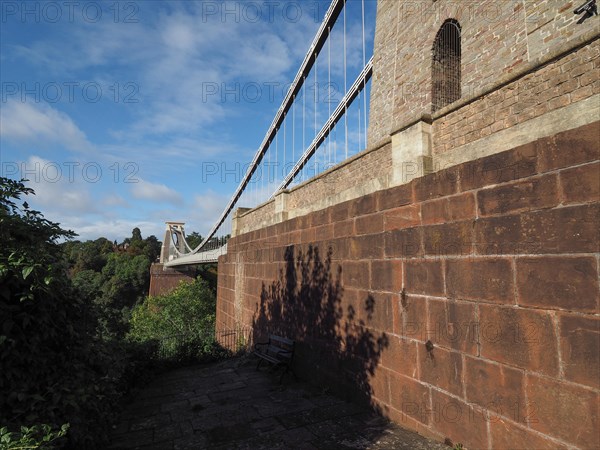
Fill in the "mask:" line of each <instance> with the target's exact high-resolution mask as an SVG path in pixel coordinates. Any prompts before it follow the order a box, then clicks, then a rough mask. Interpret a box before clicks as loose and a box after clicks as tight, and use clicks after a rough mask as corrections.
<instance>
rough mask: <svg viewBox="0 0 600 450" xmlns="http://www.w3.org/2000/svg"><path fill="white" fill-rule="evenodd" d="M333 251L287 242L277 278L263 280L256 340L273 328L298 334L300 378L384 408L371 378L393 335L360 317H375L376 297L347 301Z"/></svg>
mask: <svg viewBox="0 0 600 450" xmlns="http://www.w3.org/2000/svg"><path fill="white" fill-rule="evenodd" d="M332 256H333V250H332V249H331V248H328V250H327V253H326V254H325V256H324V257H322V256H321V252H320V251H319V247H318V246H312V245H310V246H304V247H301V246H294V245H290V246H287V247H286V248H285V253H284V266H283V268H281V269H280V270H279V273H278V277H277V279H276V280H275V281H273V282H272V283H270V284H265V283H263V285H262V289H261V293H260V305H257V309H256V311H255V314H254V318H253V333H254V336H253V337H254V342H261V341H262V342H264V341H265V340H267V339H268V335H269V334H276V335H279V336H284V337H287V338H289V339H294V340H295V341H296V353H295V355H294V371H295V372H296V373H298V375H299V376H300V377H301V378H303V379H307V380H309V381H311V382H312V383H315V384H317V385H319V386H321V387H323V388H327V389H328V390H331V391H332V392H334V393H336V394H337V395H340V396H342V397H344V398H346V399H348V400H354V401H359V402H360V403H363V404H367V405H369V406H370V407H372V408H373V409H375V410H377V411H378V412H381V410H380V408H379V407H378V406H377V405H376V404H375V403H374V401H373V394H374V391H373V387H372V386H373V383H372V381H373V377H374V375H375V370H376V368H377V365H378V363H379V361H380V358H381V354H382V352H383V350H384V349H385V348H386V347H387V346H388V345H389V341H388V338H387V336H386V335H385V333H382V334H380V335H376V334H375V333H374V332H373V331H372V330H371V329H369V328H367V327H366V326H365V323H364V321H363V320H362V319H361V318H362V317H366V318H367V320H369V319H370V318H371V317H372V315H373V313H374V309H375V303H374V302H373V300H372V297H370V296H369V297H368V298H367V299H365V300H364V301H363V302H360V303H354V304H355V305H356V307H355V306H353V305H352V304H350V303H352V302H350V301H343V297H344V288H343V286H342V282H341V278H342V268H341V267H340V266H339V265H338V266H337V268H334V267H333V264H332ZM357 308H360V309H362V310H363V311H360V310H357Z"/></svg>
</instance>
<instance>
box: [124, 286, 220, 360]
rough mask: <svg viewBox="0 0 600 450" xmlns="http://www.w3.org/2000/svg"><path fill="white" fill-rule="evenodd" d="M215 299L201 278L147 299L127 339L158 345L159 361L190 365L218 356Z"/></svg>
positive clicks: (136, 313) (136, 312)
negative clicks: (187, 363)
mask: <svg viewBox="0 0 600 450" xmlns="http://www.w3.org/2000/svg"><path fill="white" fill-rule="evenodd" d="M215 308H216V297H215V293H214V291H213V290H211V289H210V287H209V286H208V283H207V282H206V281H205V280H203V279H202V278H196V279H195V280H194V281H193V282H191V283H190V282H181V283H180V284H179V286H177V288H175V290H174V291H173V292H171V293H170V294H167V295H161V296H157V297H148V298H146V300H145V301H144V302H143V303H141V304H140V305H138V306H136V307H135V308H134V310H133V312H132V315H131V321H130V331H129V335H128V338H129V340H130V341H132V342H137V343H149V342H153V343H155V345H156V354H155V356H156V358H157V359H160V360H165V359H174V360H178V361H191V360H197V359H203V357H205V356H211V355H215V354H216V353H217V352H218V346H217V345H216V342H215V339H214V327H215Z"/></svg>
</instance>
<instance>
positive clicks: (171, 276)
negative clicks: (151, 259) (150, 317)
mask: <svg viewBox="0 0 600 450" xmlns="http://www.w3.org/2000/svg"><path fill="white" fill-rule="evenodd" d="M195 278H196V268H195V267H193V266H182V267H177V268H170V267H164V265H163V264H162V263H153V264H152V265H151V266H150V290H149V292H148V295H149V296H151V297H156V296H158V295H163V294H168V293H170V292H171V291H172V290H173V289H175V288H176V287H177V285H178V284H179V282H180V281H182V280H185V281H190V282H191V281H194V279H195Z"/></svg>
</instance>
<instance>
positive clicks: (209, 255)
mask: <svg viewBox="0 0 600 450" xmlns="http://www.w3.org/2000/svg"><path fill="white" fill-rule="evenodd" d="M226 253H227V244H225V245H223V246H221V247H219V248H215V249H213V250H208V251H205V252H198V253H192V254H188V255H184V256H179V257H178V258H174V259H171V260H170V261H168V262H165V263H164V266H165V267H178V266H189V265H194V264H211V263H216V262H217V261H218V259H219V256H221V255H224V254H226Z"/></svg>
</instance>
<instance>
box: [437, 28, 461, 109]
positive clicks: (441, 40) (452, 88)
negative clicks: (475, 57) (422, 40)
mask: <svg viewBox="0 0 600 450" xmlns="http://www.w3.org/2000/svg"><path fill="white" fill-rule="evenodd" d="M460 92H461V91H460V24H459V23H458V22H457V21H456V20H454V19H448V20H446V21H445V22H444V24H443V25H442V26H441V28H440V29H439V31H438V32H437V35H436V36H435V42H434V43H433V48H432V60H431V111H432V112H435V111H437V110H438V109H441V108H443V107H444V106H446V105H449V104H450V103H452V102H454V101H456V100H458V99H459V98H460Z"/></svg>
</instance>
